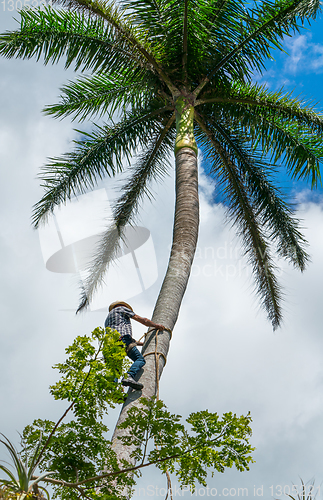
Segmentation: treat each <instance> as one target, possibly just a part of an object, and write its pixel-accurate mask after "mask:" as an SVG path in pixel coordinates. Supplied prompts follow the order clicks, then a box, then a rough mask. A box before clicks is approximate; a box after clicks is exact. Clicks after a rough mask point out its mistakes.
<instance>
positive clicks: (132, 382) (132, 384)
mask: <svg viewBox="0 0 323 500" xmlns="http://www.w3.org/2000/svg"><path fill="white" fill-rule="evenodd" d="M121 384H122V385H127V386H129V387H131V388H132V389H136V390H137V391H139V390H140V389H142V388H143V384H141V383H140V382H136V381H135V379H134V378H132V377H131V375H127V376H126V377H124V378H123V379H122V381H121Z"/></svg>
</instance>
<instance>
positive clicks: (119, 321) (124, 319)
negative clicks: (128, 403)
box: [104, 300, 165, 390]
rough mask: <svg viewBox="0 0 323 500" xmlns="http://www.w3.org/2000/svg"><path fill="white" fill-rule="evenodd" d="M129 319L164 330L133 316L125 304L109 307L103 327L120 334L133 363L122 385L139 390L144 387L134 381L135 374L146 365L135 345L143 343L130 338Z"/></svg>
mask: <svg viewBox="0 0 323 500" xmlns="http://www.w3.org/2000/svg"><path fill="white" fill-rule="evenodd" d="M130 319H134V320H135V321H138V322H139V323H141V324H142V325H145V326H148V327H151V328H155V329H156V330H161V331H163V330H165V327H164V325H159V324H157V323H154V322H153V321H151V320H150V319H147V318H142V317H141V316H138V314H135V313H134V311H133V309H132V307H131V306H130V305H129V304H127V303H126V302H122V301H120V300H119V301H116V302H112V304H110V306H109V314H108V316H107V318H106V320H105V323H104V326H105V327H106V328H107V327H110V328H111V329H112V330H117V332H119V333H120V340H122V342H123V343H124V344H125V346H126V351H127V355H128V357H129V358H130V359H131V360H132V361H133V364H132V366H131V368H130V370H129V371H128V376H127V377H124V378H123V380H122V385H125V386H129V387H131V388H132V389H137V390H140V389H142V388H143V387H144V386H143V384H141V383H140V382H137V381H136V380H135V378H136V375H137V373H138V372H139V371H140V370H141V368H142V367H143V366H144V365H145V364H146V361H145V358H144V357H143V355H142V354H141V353H140V351H139V350H138V349H137V347H136V346H137V345H139V346H142V345H144V344H143V342H136V340H135V339H134V338H132V328H131V322H130Z"/></svg>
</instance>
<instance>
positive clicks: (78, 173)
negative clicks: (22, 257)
mask: <svg viewBox="0 0 323 500" xmlns="http://www.w3.org/2000/svg"><path fill="white" fill-rule="evenodd" d="M157 104H158V103H157ZM156 107H157V106H156V103H155V107H154V108H153V107H151V109H150V110H146V109H145V110H142V111H141V113H140V112H139V111H138V110H136V111H135V112H134V113H130V114H128V115H127V116H126V117H125V118H124V119H123V120H121V121H120V122H119V123H118V124H116V125H115V126H110V127H109V126H108V125H106V126H101V127H99V126H97V127H96V130H95V131H94V132H92V134H89V133H85V132H81V133H82V134H83V135H84V136H85V139H83V140H81V141H74V142H75V144H76V148H75V150H74V151H73V152H71V153H66V154H65V155H64V156H63V157H62V158H52V159H51V163H49V164H48V165H46V166H45V167H44V168H43V169H42V173H41V174H40V178H41V179H42V181H43V184H42V185H43V186H44V187H45V189H46V193H45V195H44V196H43V197H42V199H41V200H40V201H39V202H38V203H37V204H36V205H34V211H33V216H32V221H33V224H34V225H35V227H38V226H39V224H40V223H41V222H45V221H46V220H47V218H48V216H49V214H50V213H52V212H53V210H54V208H55V207H56V206H57V205H59V204H60V203H65V202H66V200H68V199H70V198H71V197H72V196H77V195H78V194H82V193H84V192H86V190H87V189H89V188H93V187H94V186H95V185H96V183H97V181H98V179H102V178H103V177H104V176H106V175H107V176H114V175H115V174H116V172H120V171H121V170H122V168H123V166H122V160H123V159H126V160H128V162H130V158H131V155H132V154H133V152H134V150H135V149H136V147H138V146H139V147H140V146H145V144H146V142H147V140H149V138H150V137H151V136H152V135H153V133H154V131H155V129H156V127H158V123H159V118H158V116H162V115H163V113H165V112H167V111H169V110H172V108H167V107H164V108H159V109H158V108H157V109H156Z"/></svg>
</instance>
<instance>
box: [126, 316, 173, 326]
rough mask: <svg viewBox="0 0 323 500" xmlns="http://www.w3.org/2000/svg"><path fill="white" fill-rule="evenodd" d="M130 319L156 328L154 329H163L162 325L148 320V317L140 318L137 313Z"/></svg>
mask: <svg viewBox="0 0 323 500" xmlns="http://www.w3.org/2000/svg"><path fill="white" fill-rule="evenodd" d="M131 319H134V320H135V321H138V323H141V324H142V325H145V326H150V327H151V328H156V330H165V326H164V325H159V324H157V323H154V322H153V321H150V319H148V318H142V317H141V316H138V314H135V315H134V316H132V318H131Z"/></svg>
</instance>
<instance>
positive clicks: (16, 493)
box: [0, 432, 53, 500]
mask: <svg viewBox="0 0 323 500" xmlns="http://www.w3.org/2000/svg"><path fill="white" fill-rule="evenodd" d="M1 435H3V434H1ZM40 435H41V434H40V433H39V432H38V433H37V436H34V446H33V450H32V454H29V455H28V453H27V446H26V444H25V443H23V444H24V449H23V451H22V452H21V453H19V452H18V451H17V450H16V448H15V447H14V445H13V444H12V443H11V441H10V440H9V439H8V438H6V437H5V436H4V439H5V440H3V439H0V443H2V444H3V445H4V446H5V447H6V449H7V451H8V452H9V454H10V457H11V461H12V465H13V466H14V468H15V473H14V472H12V471H11V470H10V469H8V467H6V466H5V465H1V464H0V470H1V471H3V472H5V474H6V475H7V476H8V477H9V479H0V485H1V487H2V491H3V495H4V498H16V499H17V500H25V499H28V498H29V499H31V498H33V495H34V492H35V491H37V492H38V491H39V490H41V491H42V492H43V493H45V494H46V495H47V496H48V492H47V490H46V489H45V488H44V487H42V486H39V484H38V483H39V482H40V481H43V480H44V479H45V478H46V477H48V476H49V475H51V474H53V472H48V471H44V470H43V471H42V474H41V475H40V476H39V477H37V478H36V479H35V478H34V477H33V476H34V473H35V469H36V467H37V459H38V455H39V450H40V447H41V438H40V439H39V436H40ZM23 455H24V458H23V457H22V456H23ZM0 493H1V492H0ZM0 498H1V497H0Z"/></svg>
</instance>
